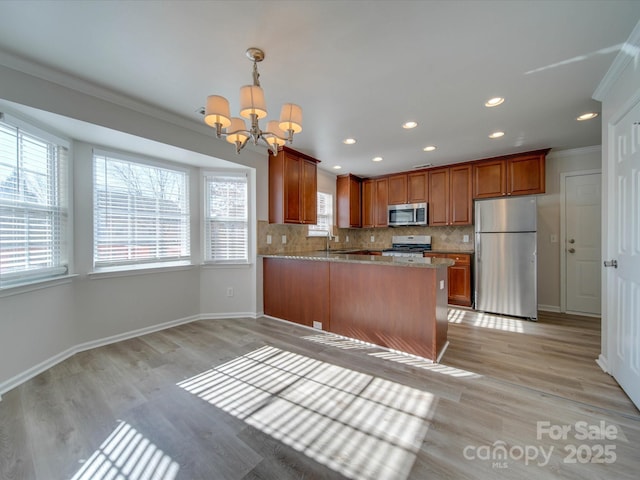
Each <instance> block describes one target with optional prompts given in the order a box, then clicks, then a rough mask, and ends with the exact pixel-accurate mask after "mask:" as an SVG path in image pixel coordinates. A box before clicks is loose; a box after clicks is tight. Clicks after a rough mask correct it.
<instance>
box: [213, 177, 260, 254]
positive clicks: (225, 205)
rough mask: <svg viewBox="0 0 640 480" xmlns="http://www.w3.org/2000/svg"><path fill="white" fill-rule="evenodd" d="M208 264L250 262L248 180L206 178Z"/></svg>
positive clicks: (243, 178)
mask: <svg viewBox="0 0 640 480" xmlns="http://www.w3.org/2000/svg"><path fill="white" fill-rule="evenodd" d="M205 191H206V194H205V202H206V205H205V209H206V213H205V226H204V230H205V261H209V262H226V263H244V262H248V261H249V246H248V242H249V215H248V195H247V176H246V175H245V174H243V173H240V174H232V173H220V174H210V175H206V176H205Z"/></svg>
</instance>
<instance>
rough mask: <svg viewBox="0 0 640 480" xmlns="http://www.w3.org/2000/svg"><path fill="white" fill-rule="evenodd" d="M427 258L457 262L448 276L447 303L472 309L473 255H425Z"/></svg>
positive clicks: (450, 269) (449, 269)
mask: <svg viewBox="0 0 640 480" xmlns="http://www.w3.org/2000/svg"><path fill="white" fill-rule="evenodd" d="M424 256H425V257H432V258H449V259H451V260H453V261H454V262H455V264H453V265H452V266H450V267H449V268H448V269H447V270H448V275H447V283H448V286H449V294H448V298H447V301H448V303H449V304H451V305H460V306H463V307H470V306H471V305H472V302H471V254H469V253H425V254H424Z"/></svg>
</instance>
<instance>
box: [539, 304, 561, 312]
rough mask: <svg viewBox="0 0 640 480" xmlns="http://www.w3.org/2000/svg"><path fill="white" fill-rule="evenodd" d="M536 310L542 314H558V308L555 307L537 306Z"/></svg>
mask: <svg viewBox="0 0 640 480" xmlns="http://www.w3.org/2000/svg"><path fill="white" fill-rule="evenodd" d="M538 310H542V311H543V312H555V313H560V307H558V306H557V305H538Z"/></svg>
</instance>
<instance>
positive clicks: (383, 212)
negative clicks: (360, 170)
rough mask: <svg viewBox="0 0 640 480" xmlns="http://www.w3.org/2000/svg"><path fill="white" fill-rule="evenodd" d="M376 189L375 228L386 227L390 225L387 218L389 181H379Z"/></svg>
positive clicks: (380, 179)
mask: <svg viewBox="0 0 640 480" xmlns="http://www.w3.org/2000/svg"><path fill="white" fill-rule="evenodd" d="M375 189H376V191H375V195H374V196H375V209H374V210H375V213H374V216H375V221H374V226H376V227H386V226H387V225H388V223H389V222H388V218H387V204H388V203H389V181H388V180H387V179H386V178H379V179H377V180H376V186H375Z"/></svg>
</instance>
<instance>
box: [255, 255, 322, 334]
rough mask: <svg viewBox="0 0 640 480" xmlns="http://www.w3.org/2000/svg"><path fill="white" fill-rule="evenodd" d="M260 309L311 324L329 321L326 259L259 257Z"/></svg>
mask: <svg viewBox="0 0 640 480" xmlns="http://www.w3.org/2000/svg"><path fill="white" fill-rule="evenodd" d="M263 273H264V287H263V292H264V313H265V315H270V316H272V317H276V318H282V319H285V320H289V321H291V322H295V323H299V324H301V325H306V326H308V327H312V326H313V322H314V321H315V322H322V328H323V329H324V330H329V329H330V324H329V300H328V299H329V262H317V261H304V260H290V259H279V258H265V259H263Z"/></svg>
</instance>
